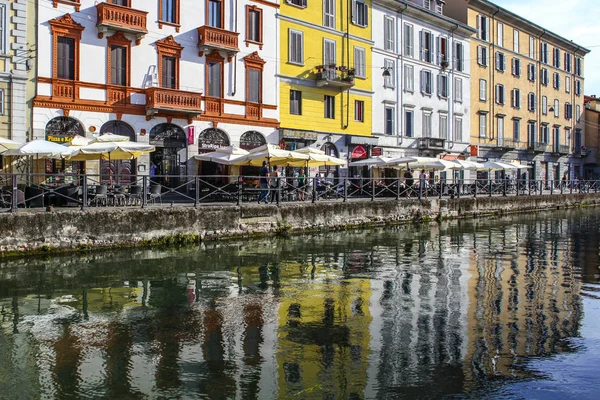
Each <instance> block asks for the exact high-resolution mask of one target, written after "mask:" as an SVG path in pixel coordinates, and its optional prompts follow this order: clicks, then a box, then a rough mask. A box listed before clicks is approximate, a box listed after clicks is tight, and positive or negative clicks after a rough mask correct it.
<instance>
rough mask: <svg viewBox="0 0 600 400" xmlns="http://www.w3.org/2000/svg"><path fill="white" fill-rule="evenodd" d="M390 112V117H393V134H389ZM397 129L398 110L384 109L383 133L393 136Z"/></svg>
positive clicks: (392, 108)
mask: <svg viewBox="0 0 600 400" xmlns="http://www.w3.org/2000/svg"><path fill="white" fill-rule="evenodd" d="M388 112H389V115H390V116H391V123H392V126H391V132H388V129H387V128H388ZM395 128H396V110H395V109H394V107H389V106H387V107H384V109H383V133H385V134H386V135H393V134H394V132H395Z"/></svg>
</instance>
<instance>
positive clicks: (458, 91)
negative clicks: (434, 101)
mask: <svg viewBox="0 0 600 400" xmlns="http://www.w3.org/2000/svg"><path fill="white" fill-rule="evenodd" d="M462 85H463V82H462V78H454V101H456V102H458V103H462V101H463V86H462Z"/></svg>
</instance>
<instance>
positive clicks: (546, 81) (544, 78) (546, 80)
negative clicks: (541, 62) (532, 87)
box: [541, 68, 548, 86]
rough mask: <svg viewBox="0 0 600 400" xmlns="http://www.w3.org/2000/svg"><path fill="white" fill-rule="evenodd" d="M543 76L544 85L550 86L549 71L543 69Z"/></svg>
mask: <svg viewBox="0 0 600 400" xmlns="http://www.w3.org/2000/svg"><path fill="white" fill-rule="evenodd" d="M541 75H542V85H544V86H548V69H547V68H542V70H541Z"/></svg>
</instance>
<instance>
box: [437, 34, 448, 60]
mask: <svg viewBox="0 0 600 400" xmlns="http://www.w3.org/2000/svg"><path fill="white" fill-rule="evenodd" d="M437 49H438V53H437V64H438V65H442V63H447V64H446V65H449V64H448V61H449V60H448V38H446V37H444V36H438V38H437Z"/></svg>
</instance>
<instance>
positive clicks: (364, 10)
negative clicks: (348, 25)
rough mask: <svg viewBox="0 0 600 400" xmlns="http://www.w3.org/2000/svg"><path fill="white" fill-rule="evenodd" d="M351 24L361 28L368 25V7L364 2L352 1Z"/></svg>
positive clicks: (362, 0)
mask: <svg viewBox="0 0 600 400" xmlns="http://www.w3.org/2000/svg"><path fill="white" fill-rule="evenodd" d="M352 23H353V24H355V25H358V26H362V27H366V26H368V25H369V7H368V6H367V5H366V4H365V2H364V0H352Z"/></svg>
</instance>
